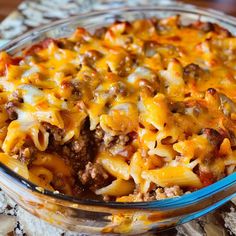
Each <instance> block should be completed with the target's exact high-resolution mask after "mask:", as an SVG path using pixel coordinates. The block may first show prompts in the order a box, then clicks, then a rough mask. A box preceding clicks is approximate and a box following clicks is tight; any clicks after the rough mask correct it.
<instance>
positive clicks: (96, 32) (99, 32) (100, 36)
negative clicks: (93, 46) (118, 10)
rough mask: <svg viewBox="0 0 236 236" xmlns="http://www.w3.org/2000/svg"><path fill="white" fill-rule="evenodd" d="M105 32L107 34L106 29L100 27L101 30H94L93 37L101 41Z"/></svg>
mask: <svg viewBox="0 0 236 236" xmlns="http://www.w3.org/2000/svg"><path fill="white" fill-rule="evenodd" d="M106 32H107V28H106V27H101V28H98V29H96V30H95V32H94V34H93V35H94V36H95V37H97V38H99V39H102V38H104V36H105V33H106Z"/></svg>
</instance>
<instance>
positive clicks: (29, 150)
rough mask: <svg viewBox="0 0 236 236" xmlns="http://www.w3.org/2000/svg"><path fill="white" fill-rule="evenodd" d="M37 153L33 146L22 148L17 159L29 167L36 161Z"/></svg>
mask: <svg viewBox="0 0 236 236" xmlns="http://www.w3.org/2000/svg"><path fill="white" fill-rule="evenodd" d="M35 151H36V148H35V147H33V146H29V147H24V146H23V147H21V148H20V150H19V153H18V154H17V155H18V157H17V159H18V160H20V161H21V162H23V163H24V164H26V165H28V164H30V163H31V162H32V160H33V159H34V153H35Z"/></svg>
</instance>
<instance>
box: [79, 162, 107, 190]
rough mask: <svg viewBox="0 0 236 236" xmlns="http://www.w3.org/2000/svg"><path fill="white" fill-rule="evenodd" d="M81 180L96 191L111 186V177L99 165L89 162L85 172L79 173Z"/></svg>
mask: <svg viewBox="0 0 236 236" xmlns="http://www.w3.org/2000/svg"><path fill="white" fill-rule="evenodd" d="M78 176H79V180H80V182H81V183H82V184H83V185H84V186H87V187H89V188H90V189H91V190H93V191H94V190H96V189H99V188H101V187H104V186H106V185H108V184H109V179H110V176H109V174H108V173H107V172H106V170H105V169H104V168H103V167H102V165H100V164H99V163H92V162H88V163H87V165H86V166H85V169H84V170H81V171H79V172H78Z"/></svg>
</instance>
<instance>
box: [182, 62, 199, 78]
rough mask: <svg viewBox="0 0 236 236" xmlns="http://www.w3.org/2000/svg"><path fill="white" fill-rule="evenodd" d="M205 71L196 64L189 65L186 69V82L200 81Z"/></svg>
mask: <svg viewBox="0 0 236 236" xmlns="http://www.w3.org/2000/svg"><path fill="white" fill-rule="evenodd" d="M202 72H203V69H202V68H201V67H200V66H199V65H197V64H194V63H191V64H188V65H187V66H185V67H184V80H188V79H199V78H200V75H201V73H202Z"/></svg>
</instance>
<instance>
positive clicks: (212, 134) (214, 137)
mask: <svg viewBox="0 0 236 236" xmlns="http://www.w3.org/2000/svg"><path fill="white" fill-rule="evenodd" d="M201 133H202V134H204V135H206V137H207V139H208V140H209V142H210V143H211V144H212V145H213V146H215V147H218V146H219V145H220V144H221V143H222V141H223V140H224V138H225V137H226V136H224V135H222V134H220V133H219V132H218V131H217V130H215V129H211V128H205V129H203V130H202V131H201Z"/></svg>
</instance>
